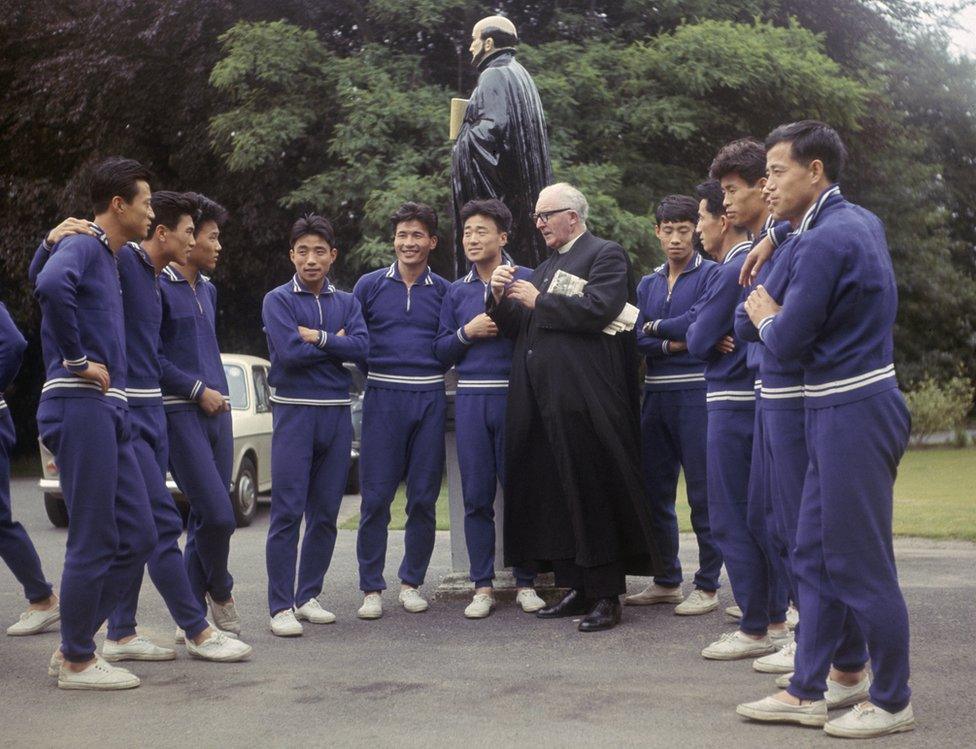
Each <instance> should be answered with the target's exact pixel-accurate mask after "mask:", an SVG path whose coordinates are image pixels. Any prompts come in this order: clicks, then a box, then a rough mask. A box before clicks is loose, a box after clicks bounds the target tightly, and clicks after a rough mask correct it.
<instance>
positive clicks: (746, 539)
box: [686, 180, 789, 660]
mask: <svg viewBox="0 0 976 749" xmlns="http://www.w3.org/2000/svg"><path fill="white" fill-rule="evenodd" d="M698 193H699V196H700V197H701V199H702V201H703V203H702V207H703V208H704V210H703V211H702V212H701V214H700V217H699V233H700V235H701V238H702V245H703V246H704V248H705V251H706V252H708V254H709V255H711V256H712V257H713V258H715V260H716V261H717V262H718V263H719V265H718V267H717V268H716V269H715V272H714V273H713V274H712V277H711V278H710V279H709V282H708V287H707V289H706V290H705V294H704V295H703V296H702V298H701V299H700V300H699V301H698V303H696V304H695V311H694V315H695V319H694V322H692V324H691V325H690V326H689V328H688V331H687V334H686V341H687V343H688V351H689V352H691V354H692V355H693V356H696V357H698V358H699V359H703V360H705V362H706V364H705V379H706V383H707V392H706V395H705V398H706V405H707V409H708V445H709V449H708V455H707V471H708V514H709V521H710V523H711V529H712V537H713V538H714V539H715V542H716V543H717V545H718V547H719V549H721V551H722V556H723V558H724V560H725V567H726V570H727V571H728V575H729V581H730V582H731V584H732V592H733V594H734V596H735V599H736V601H737V602H738V604H739V606H740V607H741V608H742V619H741V621H740V623H739V629H738V630H736V631H734V632H730V633H727V634H725V635H722V637H721V638H719V640H717V641H716V642H714V643H712V644H711V645H709V646H708V647H706V648H705V649H704V650H702V655H703V656H704V657H705V658H710V659H716V660H735V659H739V658H750V657H756V656H761V655H766V654H768V653H770V652H773V651H774V650H776V649H777V648H778V647H782V646H783V645H785V644H786V642H787V641H788V640H789V630H788V629H787V626H786V623H785V621H786V601H785V596H784V597H783V598H784V600H782V601H780V602H779V605H778V606H777V607H776V608H773V606H771V605H770V604H771V596H770V591H771V590H772V572H771V568H770V564H769V560H768V558H767V555H766V550H765V546H764V543H763V541H764V539H762V538H760V537H757V535H756V534H755V533H754V532H753V530H752V529H751V528H750V525H749V522H748V489H749V470H750V462H751V455H752V437H753V425H754V419H755V391H754V380H755V377H754V374H753V371H752V370H750V369H749V367H748V365H747V362H746V352H745V346H744V345H743V344H742V342H741V341H739V340H738V339H737V338H735V336H734V331H733V329H732V326H733V321H734V314H735V307H736V305H737V304H738V303H739V300H740V297H741V296H742V290H741V288H740V287H739V269H740V267H741V265H742V261H743V260H744V259H745V253H746V252H748V250H749V248H750V247H751V245H752V243H751V242H750V241H749V240H748V238H747V234H746V232H745V231H744V230H742V229H738V228H736V226H735V225H734V224H733V223H732V222H731V221H730V220H728V217H727V216H725V215H724V214H725V211H724V207H723V205H722V202H721V201H722V190H721V187H720V186H719V184H718V182H717V181H716V180H711V181H709V182H706V183H703V184H702V185H699V187H698ZM723 219H724V220H723Z"/></svg>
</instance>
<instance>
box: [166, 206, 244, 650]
mask: <svg viewBox="0 0 976 749" xmlns="http://www.w3.org/2000/svg"><path fill="white" fill-rule="evenodd" d="M188 195H189V196H190V197H191V199H192V200H194V202H195V203H196V205H197V213H196V216H195V217H194V219H195V222H194V229H195V232H196V233H195V234H194V246H193V249H192V250H191V252H190V254H189V256H188V258H187V262H186V264H185V265H183V266H176V265H169V266H167V267H166V268H165V269H163V272H162V274H160V276H159V282H160V283H159V286H160V292H161V294H162V302H163V321H162V325H161V327H160V338H161V345H160V365H161V378H160V382H161V385H162V391H163V405H164V407H165V409H166V426H167V433H168V436H169V464H170V470H171V471H172V473H173V478H174V479H175V480H176V483H177V485H178V486H179V487H180V490H181V491H182V492H183V494H184V495H185V496H186V498H187V501H188V502H189V503H190V516H189V519H188V520H187V532H186V545H185V547H184V550H183V558H184V560H185V562H186V570H187V574H188V575H189V577H190V584H191V585H192V587H193V592H194V595H195V596H196V597H197V599H198V600H199V601H200V602H201V603H204V602H205V598H206V600H207V601H208V602H209V604H210V612H211V616H212V620H213V623H214V625H215V626H216V627H217V628H218V629H221V630H223V631H225V632H231V633H233V634H240V630H241V620H240V616H239V615H238V613H237V608H236V605H235V602H234V598H233V587H234V580H233V578H232V577H231V575H230V572H229V571H228V569H227V558H228V555H229V554H230V537H231V535H232V534H233V533H234V529H235V528H236V522H235V520H234V511H233V509H232V507H231V503H230V494H229V491H230V483H231V475H230V473H231V470H232V468H233V461H234V435H233V425H232V421H231V415H230V404H229V402H228V399H229V391H228V388H227V377H226V375H225V374H224V367H223V364H222V363H221V359H220V348H219V347H218V345H217V331H216V315H217V290H216V289H215V288H214V285H213V284H212V283H211V282H210V279H209V278H208V277H207V276H205V275H204V273H212V272H213V270H214V268H215V267H216V266H217V257H218V256H219V254H220V251H221V246H220V226H221V224H222V223H223V222H224V220H225V219H226V217H227V212H226V211H225V210H224V209H223V208H222V207H221V206H220V205H218V204H217V203H215V202H214V201H212V200H210V199H209V198H206V197H204V196H203V195H198V194H196V193H188Z"/></svg>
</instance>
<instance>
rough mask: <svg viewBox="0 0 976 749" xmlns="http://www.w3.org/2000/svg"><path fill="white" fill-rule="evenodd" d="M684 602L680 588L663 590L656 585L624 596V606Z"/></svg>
mask: <svg viewBox="0 0 976 749" xmlns="http://www.w3.org/2000/svg"><path fill="white" fill-rule="evenodd" d="M683 600H685V596H684V594H683V593H682V592H681V586H680V585H679V586H678V587H677V588H665V587H664V586H662V585H658V584H657V583H651V584H650V585H648V586H647V587H646V588H644V590H642V591H641V592H640V593H634V594H633V595H631V596H624V605H625V606H651V605H653V604H656V603H681V602H682V601H683Z"/></svg>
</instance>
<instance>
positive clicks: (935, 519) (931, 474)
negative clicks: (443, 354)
mask: <svg viewBox="0 0 976 749" xmlns="http://www.w3.org/2000/svg"><path fill="white" fill-rule="evenodd" d="M405 506H406V495H405V494H404V489H403V486H401V487H400V489H399V491H398V492H397V495H396V499H395V500H394V501H393V508H392V518H391V520H390V528H392V529H397V530H402V529H403V523H404V521H405V520H406V511H405ZM677 512H678V525H679V527H680V529H681V530H682V531H688V532H690V531H691V520H690V515H689V508H688V501H687V499H686V493H685V484H684V477H682V478H681V480H680V481H679V484H678V506H677ZM358 525H359V516H358V515H357V516H356V517H354V518H351V519H350V520H348V521H347V522H346V523H344V524H343V526H342V527H343V528H349V529H355V528H357V527H358ZM894 525H895V535H898V536H922V537H925V538H957V539H964V540H966V541H976V449H974V448H962V449H954V448H936V449H926V450H910V451H908V452H907V453H906V454H905V457H904V458H903V459H902V461H901V467H900V469H899V471H898V482H897V483H896V484H895V522H894ZM450 527H451V525H450V520H449V518H448V508H447V482H446V481H445V482H444V484H443V485H442V486H441V494H440V497H439V498H438V501H437V529H438V530H448V529H450Z"/></svg>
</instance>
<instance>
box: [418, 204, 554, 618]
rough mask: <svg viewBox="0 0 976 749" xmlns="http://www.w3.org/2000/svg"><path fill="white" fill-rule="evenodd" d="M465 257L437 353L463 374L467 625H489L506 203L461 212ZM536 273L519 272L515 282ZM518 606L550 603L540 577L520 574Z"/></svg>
mask: <svg viewBox="0 0 976 749" xmlns="http://www.w3.org/2000/svg"><path fill="white" fill-rule="evenodd" d="M461 218H462V221H463V225H464V236H463V237H462V240H463V242H464V252H465V254H466V255H467V258H468V260H469V261H470V263H471V270H469V271H468V273H467V275H465V276H463V277H462V278H459V279H458V280H457V281H455V282H454V283H453V284H452V285H451V288H450V291H448V293H447V296H446V297H445V298H444V304H443V305H442V306H441V324H440V332H439V333H438V335H437V340H435V341H434V353H435V354H437V357H438V358H439V359H440V360H441V361H442V362H443V363H444V364H445V365H446V366H450V365H452V364H453V365H455V366H456V368H457V374H458V389H457V398H456V400H455V417H454V424H455V432H456V437H457V455H458V467H459V469H460V472H461V490H462V494H463V500H464V541H465V544H466V545H467V549H468V559H469V560H470V562H471V582H473V583H474V588H475V590H474V598H473V599H472V601H471V604H470V605H469V606H468V607H467V608H466V609H465V610H464V615H465V616H466V617H468V618H469V619H483V618H484V617H486V616H488V615H489V614H490V613H491V611H492V609H493V608H494V606H495V599H494V596H493V594H492V580H493V578H494V577H495V495H496V494H497V486H498V482H499V481H501V482H502V483H503V484H504V482H505V403H506V397H507V395H508V374H509V371H510V370H511V368H512V342H511V340H509V339H508V338H505V337H500V336H499V335H498V326H497V325H495V323H494V321H493V320H492V319H491V318H490V317H488V315H487V314H485V298H486V296H487V295H488V293H489V283H490V281H491V274H492V273H493V272H494V271H495V268H497V267H498V266H499V265H501V264H503V263H505V264H507V265H511V260H510V259H509V258H508V256H507V255H506V254H505V253H504V248H505V245H506V243H507V242H508V232H509V230H510V229H511V224H512V214H511V213H510V212H509V210H508V208H506V207H505V204H504V203H502V202H501V201H500V200H473V201H471V202H470V203H466V204H465V205H464V207H463V208H462V209H461ZM530 275H531V271H530V270H528V269H527V268H519V269H518V270H517V271H516V272H515V278H516V279H524V278H528V277H529V276H530ZM512 572H513V574H514V575H515V584H516V586H517V588H518V591H517V593H516V597H515V600H516V603H518V604H519V606H520V607H521V608H522V610H523V611H526V612H529V613H535V612H536V611H538V610H539V609H541V608H542V607H543V606H544V605H545V603H544V602H543V601H542V599H541V598H539V596H538V595H536V593H535V590H534V589H533V587H532V586H533V580H534V578H535V574H534V573H533V572H532V570H530V569H522V568H518V567H517V568H515V569H514V570H512Z"/></svg>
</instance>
